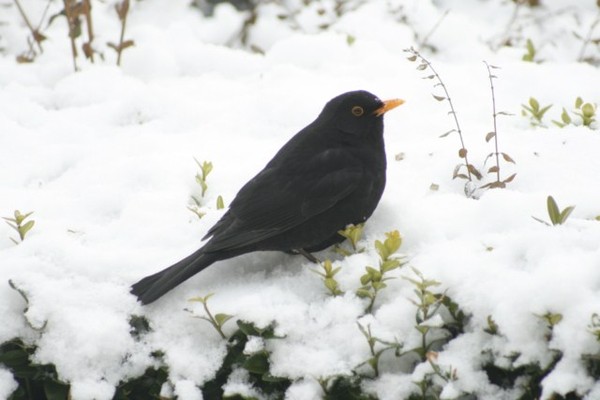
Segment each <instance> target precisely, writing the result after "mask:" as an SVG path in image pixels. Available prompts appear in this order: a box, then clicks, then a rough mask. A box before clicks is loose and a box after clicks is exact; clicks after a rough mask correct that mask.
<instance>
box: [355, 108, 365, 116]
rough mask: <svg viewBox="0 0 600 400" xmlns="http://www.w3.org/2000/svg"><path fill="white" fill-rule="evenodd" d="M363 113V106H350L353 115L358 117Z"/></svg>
mask: <svg viewBox="0 0 600 400" xmlns="http://www.w3.org/2000/svg"><path fill="white" fill-rule="evenodd" d="M364 113H365V110H363V108H362V107H361V106H354V107H352V114H354V115H355V116H357V117H360V116H361V115H363V114H364Z"/></svg>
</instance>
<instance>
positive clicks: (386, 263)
mask: <svg viewBox="0 0 600 400" xmlns="http://www.w3.org/2000/svg"><path fill="white" fill-rule="evenodd" d="M385 236H386V239H385V240H384V241H383V242H381V241H379V240H376V241H375V249H376V250H377V254H378V255H379V259H380V260H379V268H373V267H371V266H367V267H365V270H366V273H365V274H364V275H363V276H361V277H360V283H361V284H362V286H361V287H360V288H359V289H358V290H357V291H356V295H357V296H358V297H361V298H366V299H369V300H370V301H369V305H368V306H367V308H366V310H365V311H366V312H367V313H371V312H373V306H374V304H375V299H376V298H377V294H378V293H379V291H380V290H382V289H385V288H386V287H387V284H386V283H385V282H386V281H389V280H390V279H394V278H392V277H389V276H388V273H389V272H390V271H393V270H395V269H397V268H400V267H402V265H404V263H403V261H402V259H401V258H400V257H398V256H397V255H395V254H396V252H397V251H398V249H400V246H401V245H402V237H401V236H400V233H399V232H398V231H392V232H387V233H386V234H385Z"/></svg>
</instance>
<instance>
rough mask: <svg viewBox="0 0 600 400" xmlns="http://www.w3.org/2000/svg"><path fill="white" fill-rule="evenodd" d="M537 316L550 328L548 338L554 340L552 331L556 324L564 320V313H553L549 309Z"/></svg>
mask: <svg viewBox="0 0 600 400" xmlns="http://www.w3.org/2000/svg"><path fill="white" fill-rule="evenodd" d="M535 316H536V317H538V318H539V319H540V320H542V321H543V322H544V323H545V324H546V328H547V329H548V332H547V333H546V336H545V337H546V340H547V341H548V342H549V341H550V340H552V332H553V331H554V327H555V326H556V325H558V324H559V323H560V321H562V319H563V316H562V314H559V313H552V312H550V311H548V312H547V313H545V314H542V315H538V314H535Z"/></svg>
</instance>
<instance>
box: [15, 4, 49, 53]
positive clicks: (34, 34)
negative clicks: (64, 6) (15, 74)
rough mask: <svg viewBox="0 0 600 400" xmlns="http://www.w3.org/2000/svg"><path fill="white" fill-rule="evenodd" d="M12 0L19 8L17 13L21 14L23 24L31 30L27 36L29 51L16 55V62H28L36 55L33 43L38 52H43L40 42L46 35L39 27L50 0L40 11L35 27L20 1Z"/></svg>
mask: <svg viewBox="0 0 600 400" xmlns="http://www.w3.org/2000/svg"><path fill="white" fill-rule="evenodd" d="M14 2H15V5H16V6H17V9H18V10H19V14H21V17H22V18H23V21H24V22H25V25H27V28H28V29H29V31H30V32H31V38H27V44H28V45H29V51H28V52H26V53H24V54H20V55H19V56H17V62H18V63H30V62H33V60H34V59H35V56H36V55H37V52H36V50H35V49H34V45H33V44H34V43H35V44H36V46H37V48H38V51H39V52H40V53H43V52H44V48H43V47H42V42H43V41H44V40H46V36H45V35H44V34H42V33H41V32H40V29H41V26H42V22H43V21H44V19H45V18H46V14H47V13H48V9H49V8H50V0H48V2H47V3H46V8H45V9H44V12H43V13H42V17H41V18H40V22H39V23H38V26H37V28H34V27H33V25H32V24H31V22H30V21H29V18H28V17H27V14H26V13H25V9H24V8H23V6H22V5H21V2H20V1H19V0H14Z"/></svg>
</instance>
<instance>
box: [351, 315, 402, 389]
mask: <svg viewBox="0 0 600 400" xmlns="http://www.w3.org/2000/svg"><path fill="white" fill-rule="evenodd" d="M356 324H357V325H358V329H359V330H360V332H361V333H362V334H363V336H364V337H365V339H367V343H368V345H369V351H370V353H371V358H369V359H368V360H367V361H365V362H363V363H362V364H360V365H358V366H359V367H360V366H361V365H365V364H366V365H368V366H369V367H371V369H372V370H373V375H374V376H373V377H374V378H377V377H379V359H380V358H381V356H382V355H383V353H385V352H387V351H388V350H394V354H395V355H396V357H401V356H402V355H403V354H402V353H401V351H402V348H403V346H404V345H403V344H402V343H400V342H398V341H397V340H395V341H393V342H390V341H387V340H383V339H380V338H378V337H376V336H373V333H372V332H371V325H367V327H366V328H365V327H364V326H362V325H361V324H360V322H357V323H356ZM378 344H379V345H383V347H380V348H378V347H379V346H377V345H378Z"/></svg>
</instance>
